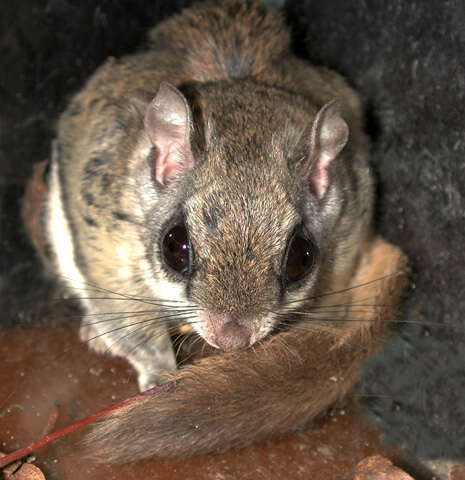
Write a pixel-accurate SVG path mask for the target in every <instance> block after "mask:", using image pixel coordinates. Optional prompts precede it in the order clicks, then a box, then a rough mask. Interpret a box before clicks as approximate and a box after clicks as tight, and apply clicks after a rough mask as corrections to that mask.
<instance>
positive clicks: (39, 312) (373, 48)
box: [0, 0, 465, 461]
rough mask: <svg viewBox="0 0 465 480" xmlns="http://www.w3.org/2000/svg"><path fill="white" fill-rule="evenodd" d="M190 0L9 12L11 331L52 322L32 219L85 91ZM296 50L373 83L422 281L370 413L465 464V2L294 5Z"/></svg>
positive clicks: (404, 241)
mask: <svg viewBox="0 0 465 480" xmlns="http://www.w3.org/2000/svg"><path fill="white" fill-rule="evenodd" d="M188 3H190V2H187V1H181V0H178V1H172V2H163V1H162V0H158V1H148V0H147V1H145V0H136V1H130V0H127V1H99V0H97V1H77V0H75V1H71V0H50V1H45V0H44V1H40V0H18V1H16V2H14V3H13V2H7V5H2V12H1V16H0V209H1V217H0V245H1V249H0V311H1V312H2V313H1V316H0V324H1V325H2V326H3V327H6V326H10V325H11V324H13V323H18V322H22V323H28V322H32V321H34V322H35V321H40V320H42V319H44V318H45V315H44V312H47V311H50V310H49V307H50V305H49V302H48V299H49V298H50V294H49V293H48V292H49V282H48V281H47V280H45V279H44V278H43V276H42V273H41V267H40V264H39V262H38V259H37V258H36V256H35V254H34V251H33V249H32V247H31V246H30V244H29V241H28V239H27V237H26V235H25V233H24V228H23V227H22V224H21V219H20V214H19V212H20V205H21V197H22V193H23V190H24V184H25V182H26V180H27V178H28V177H29V176H30V175H31V172H32V165H33V164H34V162H38V161H41V160H43V159H45V158H47V157H48V155H49V149H50V142H51V140H52V138H53V135H54V126H55V122H56V119H57V117H58V115H59V113H60V112H61V111H62V110H63V109H64V108H65V106H66V104H67V101H68V100H69V98H70V96H71V94H72V93H74V92H75V91H77V90H78V89H79V88H80V87H81V86H82V84H83V82H84V80H85V79H86V78H87V77H88V76H89V75H90V74H91V73H92V71H93V70H94V69H95V68H96V67H97V66H98V65H99V64H100V63H102V62H103V60H104V59H105V58H106V57H107V56H108V55H113V56H119V55H122V54H125V53H129V52H132V51H134V50H135V49H136V47H137V46H138V45H140V44H141V43H142V42H143V40H144V34H145V32H146V30H147V28H149V27H150V26H151V25H153V24H154V23H155V22H156V21H159V20H160V19H162V18H164V17H165V16H166V15H169V14H171V13H172V12H173V11H175V10H179V9H180V8H181V7H183V6H185V5H187V4H188ZM285 13H286V15H287V17H288V20H289V22H290V23H291V24H292V25H293V27H294V34H295V50H296V51H297V52H298V53H299V54H300V55H301V56H304V57H306V58H309V59H311V60H312V61H314V62H317V63H323V64H326V65H328V66H331V67H333V68H335V69H336V70H337V71H339V72H340V73H343V74H344V75H346V76H347V78H348V79H349V81H350V82H351V83H352V84H353V85H354V86H355V87H356V88H357V89H358V91H359V92H360V94H361V95H362V98H363V100H364V104H365V108H366V112H367V130H368V131H369V133H370V135H371V137H372V139H373V164H374V167H375V170H376V173H377V176H378V210H377V218H376V221H377V228H378V230H379V231H380V232H382V234H383V235H385V236H386V237H387V238H388V239H389V240H391V241H393V242H394V243H396V244H398V245H399V246H400V247H401V248H402V249H404V251H405V252H406V253H407V254H408V255H409V257H410V259H411V263H412V268H413V274H412V287H411V289H410V290H409V292H408V293H407V295H406V299H405V301H404V302H403V305H402V307H401V310H402V311H401V315H400V319H401V320H404V321H406V322H412V323H406V324H404V325H401V326H398V327H397V328H396V332H395V335H394V336H393V337H392V339H391V340H390V341H389V342H388V343H387V345H386V347H385V348H384V350H383V351H382V352H381V354H380V355H378V356H377V357H376V358H375V359H373V360H372V361H370V362H369V364H368V365H367V367H366V369H365V374H364V379H363V382H362V385H361V387H360V388H361V393H362V394H363V395H367V415H369V416H370V417H371V418H372V419H375V420H376V421H377V422H378V423H379V424H380V425H381V426H382V427H383V429H384V430H385V432H386V438H387V440H388V441H390V442H392V443H395V444H403V445H406V446H408V447H409V448H410V449H411V450H412V452H413V453H414V455H416V456H418V457H425V458H438V457H442V456H446V457H448V458H453V459H457V460H462V461H463V459H465V327H464V323H465V322H464V316H465V295H464V287H465V254H464V250H465V248H464V243H465V242H464V240H465V219H464V207H465V134H464V127H465V108H464V107H465V101H464V100H465V54H464V52H465V29H464V25H465V5H464V3H463V2H462V1H458V0H457V1H445V0H443V1H441V2H435V1H424V0H392V1H389V2H373V1H368V0H353V1H351V2H347V1H344V0H324V1H323V0H313V1H310V0H308V1H289V2H287V4H286V6H285Z"/></svg>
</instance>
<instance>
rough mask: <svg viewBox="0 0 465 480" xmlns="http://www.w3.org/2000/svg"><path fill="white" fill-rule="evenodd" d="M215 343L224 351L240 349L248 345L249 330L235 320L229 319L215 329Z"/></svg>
mask: <svg viewBox="0 0 465 480" xmlns="http://www.w3.org/2000/svg"><path fill="white" fill-rule="evenodd" d="M215 343H216V344H217V345H218V347H219V348H221V349H222V350H224V351H226V352H232V351H234V350H240V349H241V348H246V347H248V346H249V345H250V332H249V331H248V329H247V328H245V327H243V326H242V325H239V324H238V323H237V322H236V321H234V320H231V321H229V322H227V323H225V324H223V325H221V326H220V327H219V328H217V329H216V332H215Z"/></svg>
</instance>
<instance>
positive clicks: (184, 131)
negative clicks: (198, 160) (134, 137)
mask: <svg viewBox="0 0 465 480" xmlns="http://www.w3.org/2000/svg"><path fill="white" fill-rule="evenodd" d="M191 118H192V117H191V111H190V108H189V105H188V103H187V100H186V99H185V97H184V95H183V94H182V93H181V92H180V91H179V90H178V89H177V88H176V87H174V86H173V85H171V84H169V83H167V82H162V83H161V84H160V88H159V89H158V93H157V94H156V95H155V98H154V99H153V100H152V101H151V102H150V105H149V106H148V107H147V112H146V114H145V122H144V123H145V130H146V132H147V134H148V136H149V137H150V140H151V141H152V143H153V145H154V147H155V148H156V150H157V155H156V160H155V178H156V179H157V181H158V182H159V183H160V184H161V185H169V183H170V182H171V181H172V180H173V179H175V178H176V177H179V176H182V175H184V174H185V173H186V172H187V171H188V170H190V168H192V166H193V164H194V157H193V155H192V149H191V144H190V132H191V123H192V119H191Z"/></svg>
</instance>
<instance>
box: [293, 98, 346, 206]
mask: <svg viewBox="0 0 465 480" xmlns="http://www.w3.org/2000/svg"><path fill="white" fill-rule="evenodd" d="M348 138H349V127H348V126H347V123H346V122H345V120H344V119H343V118H342V117H341V115H340V106H339V103H338V102H337V101H336V100H332V101H331V102H329V103H327V104H325V105H324V106H323V107H322V108H321V109H320V110H319V112H318V113H317V115H316V117H315V120H314V121H313V123H312V124H311V125H310V126H309V127H308V128H307V129H306V130H305V131H304V133H303V134H302V137H301V140H300V141H299V144H301V143H302V142H305V144H306V145H308V147H307V154H306V156H305V160H304V161H303V162H302V164H301V170H300V172H301V174H302V175H304V176H305V178H307V179H308V186H309V189H310V191H311V192H312V193H314V194H315V195H316V196H317V197H318V198H319V199H321V198H323V196H324V195H325V193H326V192H327V190H328V188H329V186H330V184H331V178H330V172H329V167H330V164H331V161H332V160H334V159H335V158H336V157H337V156H338V155H339V153H340V152H341V150H342V149H343V148H344V147H345V145H346V143H347V140H348ZM299 150H300V151H301V148H299Z"/></svg>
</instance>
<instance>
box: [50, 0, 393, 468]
mask: <svg viewBox="0 0 465 480" xmlns="http://www.w3.org/2000/svg"><path fill="white" fill-rule="evenodd" d="M48 188H49V194H48V198H47V201H46V207H45V215H44V231H45V232H46V237H47V243H48V245H49V247H50V251H51V264H52V267H53V269H54V271H55V272H56V274H57V276H58V277H59V278H61V279H62V280H63V282H64V283H65V285H66V287H67V288H68V289H69V290H70V291H71V292H72V293H73V294H74V295H75V296H76V297H77V298H79V299H80V303H81V305H82V307H83V309H84V312H85V315H84V318H83V320H82V324H81V327H80V336H81V339H82V340H83V341H89V345H91V347H93V348H94V349H96V350H98V351H102V352H106V351H110V352H111V353H112V354H114V355H117V356H121V357H124V358H126V359H127V360H128V361H129V362H130V363H131V365H132V366H133V367H134V369H135V370H136V372H137V375H138V384H139V388H140V390H141V391H143V390H146V389H148V388H150V387H152V386H154V385H159V384H162V383H164V382H167V381H172V380H174V381H175V383H176V388H175V389H174V391H172V392H167V393H164V394H162V395H158V396H146V397H142V398H140V399H139V400H137V401H136V402H133V403H131V404H130V405H128V406H127V407H125V408H123V409H120V410H118V411H114V412H113V413H111V414H109V415H107V416H106V417H104V418H103V419H102V420H101V421H100V422H98V423H97V424H96V425H95V426H94V427H92V430H91V431H90V433H89V434H88V437H87V438H88V440H87V441H88V445H91V446H92V448H91V450H92V452H94V457H96V458H97V459H98V460H100V461H113V462H124V461H133V460H138V459H142V458H146V457H150V456H183V455H193V454H203V453H208V452H213V451H221V450H225V449H227V448H230V447H237V446H242V445H246V444H249V443H252V442H256V441H260V440H264V439H267V438H269V437H272V436H276V435H279V434H283V433H286V432H289V431H292V430H295V429H299V428H304V427H305V426H306V425H308V424H309V422H310V421H311V420H312V419H313V418H314V417H315V416H316V415H318V414H320V413H322V412H324V411H326V410H327V409H328V408H329V407H330V406H331V405H333V404H334V403H336V402H338V401H339V400H340V399H342V398H343V397H344V396H345V395H346V393H347V392H348V391H349V390H350V389H351V388H352V387H353V385H354V383H355V382H356V381H357V379H358V376H359V371H360V367H361V365H362V363H363V361H364V360H365V359H366V358H367V357H368V356H369V355H370V354H371V353H372V352H373V351H374V350H375V349H376V348H378V347H379V345H380V344H381V343H382V340H383V339H384V338H385V337H386V335H387V332H388V327H387V324H388V320H389V319H390V309H389V307H387V308H386V307H385V308H380V309H377V308H375V306H373V308H371V309H368V310H366V311H365V313H363V314H361V313H360V308H356V307H357V305H359V304H360V302H359V303H357V298H359V300H360V299H363V298H364V297H365V296H366V295H373V296H375V297H376V298H377V299H378V301H379V305H384V306H386V305H391V306H392V305H393V304H395V301H396V299H397V298H398V296H399V292H400V289H399V288H396V287H395V285H394V284H389V283H388V287H389V288H384V290H383V289H380V288H379V285H380V284H379V282H378V283H377V282H376V281H374V282H371V283H370V282H366V279H367V278H368V279H369V280H376V279H377V277H376V275H378V276H382V275H384V274H386V275H389V274H392V273H393V272H395V271H396V268H398V267H399V265H400V264H401V263H402V262H401V261H399V258H400V254H399V252H398V251H397V249H395V247H392V246H389V245H388V244H386V243H383V242H382V241H381V240H380V239H378V238H377V237H375V235H374V234H373V229H372V214H373V204H374V193H373V192H374V182H373V176H372V172H371V169H370V166H369V142H368V140H367V137H366V135H365V134H364V132H363V118H362V108H361V102H360V100H359V97H358V96H357V94H356V93H355V92H354V90H353V89H352V88H351V87H349V85H348V84H347V82H346V81H345V80H344V79H343V78H342V77H341V76H340V75H338V74H337V73H335V72H333V71H331V70H329V69H327V68H324V67H319V66H318V67H317V66H313V65H310V64H309V63H308V62H306V61H303V60H301V59H298V58H297V57H296V56H294V54H293V53H292V52H291V49H290V33H289V30H288V28H287V27H286V25H285V24H284V21H283V19H282V17H281V16H280V15H279V14H278V13H276V12H274V11H272V10H268V9H266V8H265V7H264V6H263V5H261V4H260V3H259V2H255V1H242V0H225V1H222V2H203V3H198V4H196V5H194V6H193V7H191V8H189V9H186V10H184V11H183V12H182V13H180V14H178V15H176V16H174V17H172V18H170V19H168V20H165V21H163V22H162V23H160V24H159V25H157V26H156V27H155V28H153V29H152V30H151V32H150V42H149V44H148V46H147V48H146V49H145V50H142V51H140V52H139V53H136V54H133V55H129V56H125V57H123V58H121V59H115V58H110V59H108V60H107V62H106V63H105V64H104V65H103V66H102V67H100V68H99V69H98V70H97V71H96V73H94V74H93V76H92V77H91V78H90V79H89V80H88V82H87V84H86V85H85V86H84V88H83V89H82V90H81V91H80V92H79V93H78V94H77V95H76V96H75V97H74V98H73V100H72V101H71V103H70V105H69V106H68V108H67V110H66V111H65V112H64V113H63V114H62V115H61V117H60V119H59V122H58V132H57V138H56V140H55V141H54V144H53V152H52V162H51V171H50V174H49V180H48ZM376 255H377V256H378V257H377V258H381V260H380V262H379V265H378V266H377V267H376V268H374V269H373V268H372V267H371V263H370V262H371V261H372V259H373V258H374V256H376ZM375 277H376V278H375ZM357 282H358V283H357ZM363 282H365V286H360V287H358V288H356V287H357V285H358V284H360V283H363ZM376 285H377V286H376ZM384 285H386V284H384ZM354 292H355V293H354ZM357 295H358V296H359V297H357ZM376 298H375V300H376ZM371 302H372V303H373V302H374V300H373V299H371ZM375 303H376V302H375ZM356 312H358V313H356ZM89 319H92V320H90V321H89ZM354 319H355V320H356V321H354ZM186 325H188V326H189V328H190V329H191V330H192V332H194V333H195V334H196V335H197V336H198V337H200V338H201V339H203V341H205V342H206V343H207V344H208V345H210V346H211V347H212V348H214V349H216V350H217V351H218V352H220V353H218V354H215V355H212V356H208V357H206V358H201V359H198V360H197V361H194V362H193V363H192V364H190V365H186V366H184V367H183V368H180V369H177V365H176V356H175V353H174V349H173V344H172V338H171V336H172V334H173V333H174V332H175V331H177V330H179V328H180V327H181V326H186ZM90 340H92V341H90Z"/></svg>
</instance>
